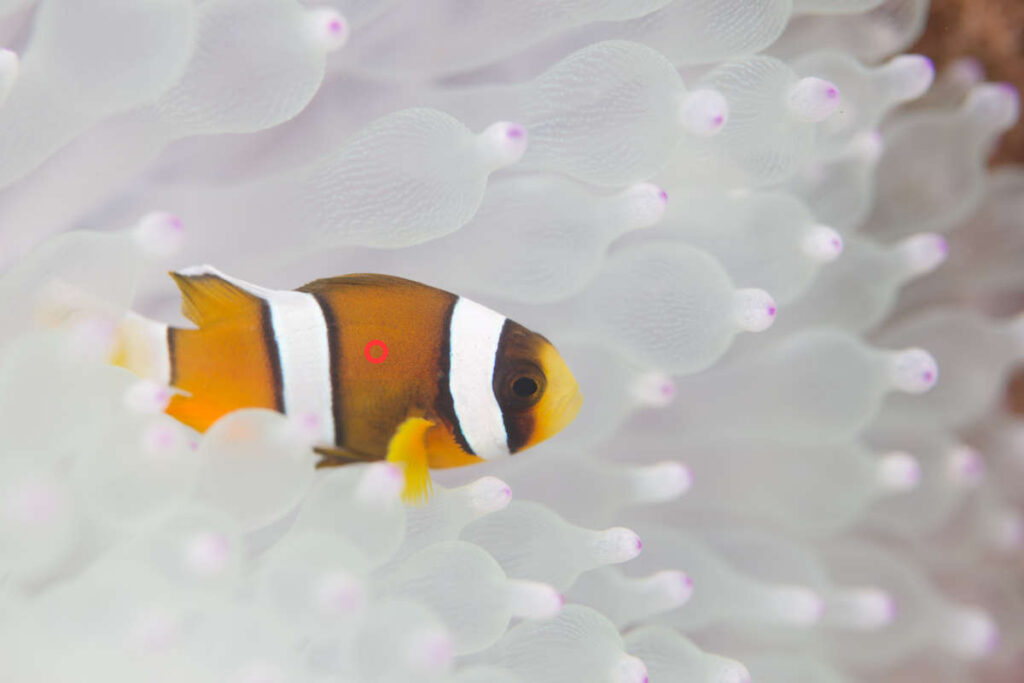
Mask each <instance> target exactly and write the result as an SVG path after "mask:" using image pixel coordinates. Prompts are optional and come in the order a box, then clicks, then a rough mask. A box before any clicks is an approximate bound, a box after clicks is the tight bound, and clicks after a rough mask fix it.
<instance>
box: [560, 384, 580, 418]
mask: <svg viewBox="0 0 1024 683" xmlns="http://www.w3.org/2000/svg"><path fill="white" fill-rule="evenodd" d="M560 408H561V411H562V415H563V416H564V417H563V419H564V420H565V426H568V425H569V423H571V422H572V421H573V420H575V419H576V416H577V415H579V414H580V410H581V409H582V408H583V394H581V393H580V390H579V388H578V387H577V389H576V391H574V392H572V396H570V397H569V398H568V399H566V400H565V401H564V403H563V405H562V406H560Z"/></svg>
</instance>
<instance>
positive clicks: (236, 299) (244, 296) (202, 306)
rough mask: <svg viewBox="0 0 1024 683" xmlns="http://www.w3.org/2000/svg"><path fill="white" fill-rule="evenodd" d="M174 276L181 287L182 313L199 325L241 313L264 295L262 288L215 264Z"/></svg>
mask: <svg viewBox="0 0 1024 683" xmlns="http://www.w3.org/2000/svg"><path fill="white" fill-rule="evenodd" d="M170 275H171V277H172V278H174V282H175V283H176V284H177V285H178V289H180V290H181V313H182V315H184V316H185V317H186V318H188V319H189V320H191V321H192V322H194V323H195V324H196V325H198V326H199V327H205V326H209V325H212V324H214V323H216V322H218V321H220V320H225V319H227V318H231V317H232V316H234V315H237V314H238V313H239V312H241V311H244V310H246V309H247V308H249V307H251V306H252V304H253V303H254V302H256V301H258V300H260V299H261V298H262V297H261V295H260V292H259V290H260V289H261V288H260V287H256V286H255V285H252V286H249V285H248V283H245V282H242V281H240V280H235V279H234V278H230V277H228V276H227V275H224V274H223V273H221V272H220V271H218V270H217V269H216V268H213V267H212V266H193V267H191V268H185V269H184V270H181V271H178V272H172V273H171V274H170Z"/></svg>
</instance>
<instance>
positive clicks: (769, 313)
mask: <svg viewBox="0 0 1024 683" xmlns="http://www.w3.org/2000/svg"><path fill="white" fill-rule="evenodd" d="M768 315H770V316H772V317H773V318H774V317H775V307H774V306H769V307H768Z"/></svg>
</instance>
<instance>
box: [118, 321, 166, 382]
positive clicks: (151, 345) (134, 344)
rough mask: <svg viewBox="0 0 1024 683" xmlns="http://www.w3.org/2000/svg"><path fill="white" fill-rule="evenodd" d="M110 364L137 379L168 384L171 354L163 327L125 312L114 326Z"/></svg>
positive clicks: (164, 327)
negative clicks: (128, 372) (115, 328)
mask: <svg viewBox="0 0 1024 683" xmlns="http://www.w3.org/2000/svg"><path fill="white" fill-rule="evenodd" d="M110 362H111V363H113V364H114V365H118V366H120V367H122V368H126V369H128V370H130V371H132V372H134V373H135V374H136V375H138V376H139V377H142V378H144V379H151V380H153V381H155V382H159V383H161V384H170V383H171V354H170V348H169V347H168V345H167V325H165V324H164V323H159V322H157V321H155V320H150V319H149V318H144V317H142V316H141V315H139V314H137V313H132V312H130V311H129V312H128V313H126V314H125V316H124V318H122V319H121V322H120V323H119V324H118V326H117V335H116V341H115V342H114V349H113V351H112V352H111V355H110Z"/></svg>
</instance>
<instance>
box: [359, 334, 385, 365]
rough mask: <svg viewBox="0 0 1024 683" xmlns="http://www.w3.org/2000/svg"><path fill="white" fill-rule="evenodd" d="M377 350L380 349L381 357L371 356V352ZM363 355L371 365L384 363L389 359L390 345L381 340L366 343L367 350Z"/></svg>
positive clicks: (364, 350)
mask: <svg viewBox="0 0 1024 683" xmlns="http://www.w3.org/2000/svg"><path fill="white" fill-rule="evenodd" d="M375 348H380V351H381V353H380V355H379V356H372V355H370V352H371V351H372V350H373V349H375ZM363 355H364V356H366V360H368V361H370V362H371V363H383V362H384V361H385V360H387V358H388V345H387V344H385V343H384V342H382V341H381V340H380V339H373V340H371V341H369V342H367V343H366V348H365V349H363Z"/></svg>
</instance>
